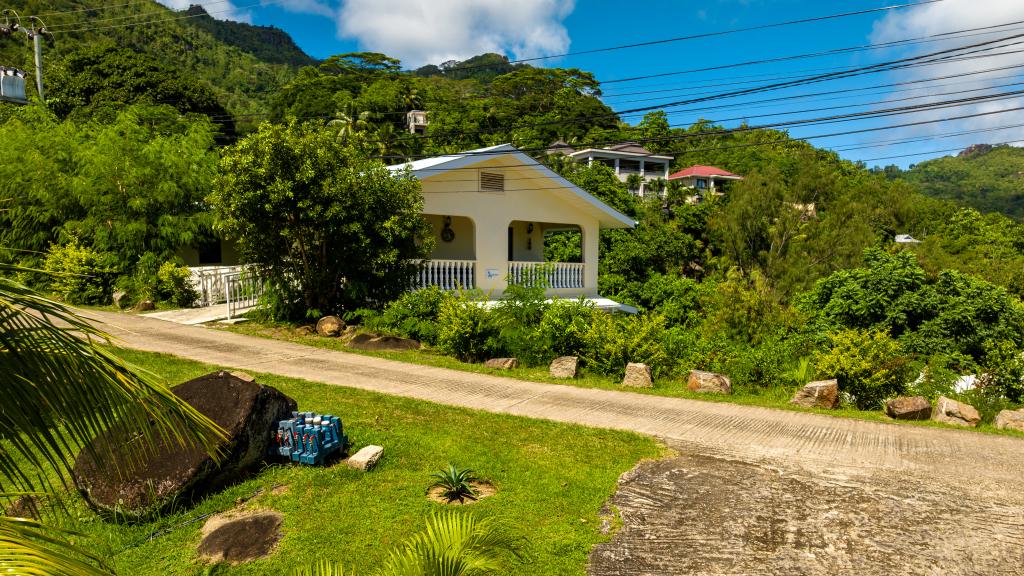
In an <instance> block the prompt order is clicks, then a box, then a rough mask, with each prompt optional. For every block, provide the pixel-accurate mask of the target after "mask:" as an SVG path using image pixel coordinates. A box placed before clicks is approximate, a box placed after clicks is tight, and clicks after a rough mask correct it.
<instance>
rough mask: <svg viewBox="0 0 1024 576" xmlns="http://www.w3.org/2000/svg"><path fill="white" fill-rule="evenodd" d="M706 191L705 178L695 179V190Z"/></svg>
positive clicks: (706, 181)
mask: <svg viewBox="0 0 1024 576" xmlns="http://www.w3.org/2000/svg"><path fill="white" fill-rule="evenodd" d="M707 189H708V179H707V178H697V190H707Z"/></svg>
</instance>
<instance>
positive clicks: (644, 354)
mask: <svg viewBox="0 0 1024 576" xmlns="http://www.w3.org/2000/svg"><path fill="white" fill-rule="evenodd" d="M665 336H666V331H665V318H664V317H663V316H660V315H658V314H636V315H630V316H616V315H612V314H597V315H595V316H594V319H593V322H592V323H591V325H590V330H589V331H588V332H587V336H586V342H587V345H586V354H585V355H584V361H585V362H586V364H587V366H589V367H591V368H593V369H594V370H596V371H598V372H601V373H602V374H608V375H612V376H621V375H622V374H624V373H625V370H626V364H628V363H630V362H642V363H644V364H647V365H648V366H650V367H651V372H652V374H653V375H654V376H655V377H657V376H659V375H661V374H664V373H666V372H667V371H668V369H669V367H670V365H669V358H668V355H667V354H666V353H665V342H664V340H665Z"/></svg>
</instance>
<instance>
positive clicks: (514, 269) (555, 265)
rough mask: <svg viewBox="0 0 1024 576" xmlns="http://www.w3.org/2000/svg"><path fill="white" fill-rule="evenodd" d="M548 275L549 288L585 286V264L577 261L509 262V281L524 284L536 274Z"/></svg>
mask: <svg viewBox="0 0 1024 576" xmlns="http://www.w3.org/2000/svg"><path fill="white" fill-rule="evenodd" d="M538 272H540V273H543V274H544V275H545V276H546V277H547V287H548V288H583V264H582V263H575V262H509V263H508V276H509V282H510V283H513V284H522V283H524V282H526V281H528V280H529V279H530V278H531V277H532V276H533V275H534V274H536V273H538Z"/></svg>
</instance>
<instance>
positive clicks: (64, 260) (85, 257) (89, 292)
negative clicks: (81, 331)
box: [43, 241, 113, 304]
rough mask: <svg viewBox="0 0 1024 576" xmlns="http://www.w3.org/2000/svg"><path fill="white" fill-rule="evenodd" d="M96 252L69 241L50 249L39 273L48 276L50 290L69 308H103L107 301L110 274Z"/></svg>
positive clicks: (108, 298)
mask: <svg viewBox="0 0 1024 576" xmlns="http://www.w3.org/2000/svg"><path fill="white" fill-rule="evenodd" d="M104 260H105V258H104V257H103V255H102V254H100V253H99V252H96V251H95V250H93V249H92V248H89V247H87V246H80V245H79V244H78V242H77V241H72V242H71V243H70V244H66V245H64V246H57V245H53V246H50V250H49V252H47V254H46V259H45V260H44V261H43V269H44V270H46V271H47V272H49V273H50V274H51V276H50V278H49V284H50V290H52V291H53V292H54V293H55V294H56V295H57V296H58V297H59V298H60V299H62V300H64V301H65V302H68V303H71V304H105V303H107V302H109V301H110V286H111V284H112V281H113V274H112V272H111V270H110V267H109V266H108V265H106V263H105V262H104Z"/></svg>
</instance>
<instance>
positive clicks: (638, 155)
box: [547, 140, 672, 196]
mask: <svg viewBox="0 0 1024 576" xmlns="http://www.w3.org/2000/svg"><path fill="white" fill-rule="evenodd" d="M547 152H548V154H564V155H566V156H568V157H570V158H572V159H573V160H577V161H581V162H584V161H585V162H586V163H587V164H588V165H589V164H593V163H594V162H600V163H602V164H605V165H607V166H609V167H611V168H612V169H613V170H615V175H616V176H618V177H619V180H621V181H622V182H627V181H628V180H629V177H630V175H632V174H636V175H637V176H639V180H640V186H639V188H637V189H635V190H630V192H632V193H634V194H637V195H639V196H644V195H645V194H647V193H648V192H649V191H651V190H652V186H651V182H653V181H655V180H667V179H668V171H669V165H670V164H671V163H672V156H662V155H659V154H654V153H653V152H651V151H650V150H647V149H646V148H644V147H643V146H641V145H639V144H637V143H635V142H626V143H624V144H617V145H615V146H609V147H607V148H586V149H583V150H576V149H574V148H573V147H572V146H569V145H568V144H566V143H565V142H562V141H561V140H559V141H558V142H555V143H553V144H552V145H551V146H549V147H548V150H547Z"/></svg>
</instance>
